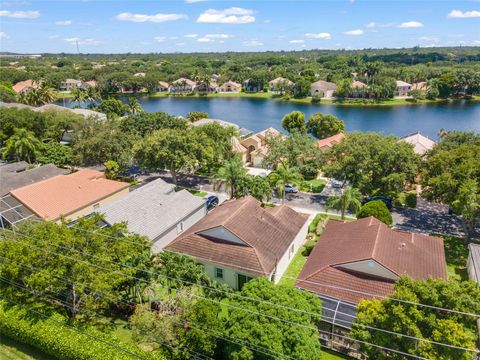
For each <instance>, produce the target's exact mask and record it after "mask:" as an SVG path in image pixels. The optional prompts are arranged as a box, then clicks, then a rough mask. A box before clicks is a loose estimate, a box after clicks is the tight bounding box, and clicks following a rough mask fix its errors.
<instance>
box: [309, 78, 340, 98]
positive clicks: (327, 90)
mask: <svg viewBox="0 0 480 360" xmlns="http://www.w3.org/2000/svg"><path fill="white" fill-rule="evenodd" d="M335 91H337V85H336V84H334V83H332V82H328V81H323V80H318V81H316V82H314V83H313V84H312V85H310V95H311V96H315V97H319V98H325V99H330V98H332V97H333V94H334V93H335Z"/></svg>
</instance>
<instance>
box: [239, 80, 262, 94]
mask: <svg viewBox="0 0 480 360" xmlns="http://www.w3.org/2000/svg"><path fill="white" fill-rule="evenodd" d="M264 87H265V85H264V84H258V83H256V82H254V81H252V80H251V79H247V80H245V81H244V82H243V89H244V90H245V92H260V91H263V88H264Z"/></svg>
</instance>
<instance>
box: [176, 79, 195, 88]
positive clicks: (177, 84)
mask: <svg viewBox="0 0 480 360" xmlns="http://www.w3.org/2000/svg"><path fill="white" fill-rule="evenodd" d="M182 82H185V84H186V85H188V86H190V87H192V88H193V87H195V85H196V83H195V81H193V80H190V79H186V78H180V79H177V80H175V81H173V82H172V85H173V86H183V85H181V83H182Z"/></svg>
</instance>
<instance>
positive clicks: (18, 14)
mask: <svg viewBox="0 0 480 360" xmlns="http://www.w3.org/2000/svg"><path fill="white" fill-rule="evenodd" d="M0 16H5V17H10V18H15V19H36V18H38V17H39V16H40V12H39V11H10V10H0Z"/></svg>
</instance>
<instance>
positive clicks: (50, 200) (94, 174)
mask: <svg viewBox="0 0 480 360" xmlns="http://www.w3.org/2000/svg"><path fill="white" fill-rule="evenodd" d="M128 186H129V184H127V183H124V182H120V181H114V180H107V179H105V178H104V176H103V173H102V172H100V171H95V170H90V169H83V170H79V171H77V172H75V173H73V174H69V175H59V176H55V177H52V178H50V179H47V180H43V181H40V182H37V183H35V184H32V185H28V186H24V187H21V188H18V189H15V190H12V191H11V192H10V194H11V195H12V196H13V197H15V198H16V199H17V200H19V201H20V202H21V203H23V204H24V205H25V206H26V207H27V208H29V209H30V210H31V211H32V212H34V213H35V214H37V215H38V216H39V217H41V218H42V219H44V220H51V221H54V220H57V219H59V218H60V217H61V216H62V215H64V216H68V215H69V214H72V213H75V212H76V211H79V210H81V209H83V208H85V207H87V206H89V205H92V204H95V203H97V202H98V201H100V200H102V199H104V198H106V197H109V196H111V195H113V194H115V193H117V192H119V191H121V190H123V189H125V188H128Z"/></svg>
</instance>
